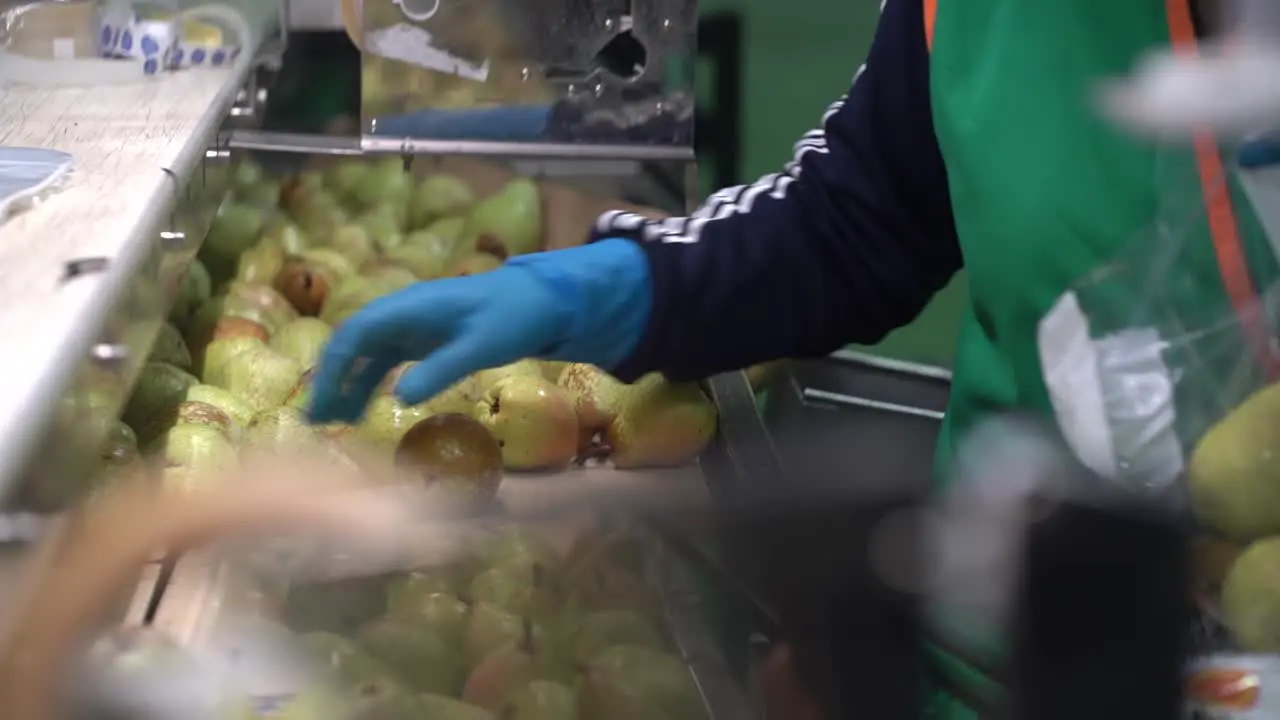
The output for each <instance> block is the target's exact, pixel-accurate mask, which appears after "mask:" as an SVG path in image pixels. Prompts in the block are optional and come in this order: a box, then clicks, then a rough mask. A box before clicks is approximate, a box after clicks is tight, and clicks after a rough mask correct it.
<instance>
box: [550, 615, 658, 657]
mask: <svg viewBox="0 0 1280 720" xmlns="http://www.w3.org/2000/svg"><path fill="white" fill-rule="evenodd" d="M569 642H570V645H571V647H572V652H573V659H574V660H575V661H576V662H577V663H578V664H579V665H582V666H586V665H588V664H590V662H591V660H592V658H594V657H595V656H596V655H597V654H599V653H600V652H602V651H604V650H606V649H607V648H610V647H613V646H614V645H632V646H636V647H647V648H651V649H653V650H661V649H662V648H663V643H662V636H661V635H660V634H658V631H657V629H656V628H654V626H653V623H651V622H649V621H648V620H647V619H645V618H644V616H642V615H640V614H639V613H636V612H633V611H630V610H604V611H601V612H593V613H590V614H589V615H587V617H586V618H585V619H584V620H583V621H582V623H581V624H580V625H579V626H578V627H577V628H576V629H575V630H574V632H573V635H572V637H571V638H570V641H569Z"/></svg>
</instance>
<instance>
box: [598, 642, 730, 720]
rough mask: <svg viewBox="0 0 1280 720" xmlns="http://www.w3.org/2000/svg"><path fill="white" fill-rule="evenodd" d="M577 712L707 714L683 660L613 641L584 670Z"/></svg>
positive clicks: (625, 719) (614, 718)
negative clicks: (615, 643)
mask: <svg viewBox="0 0 1280 720" xmlns="http://www.w3.org/2000/svg"><path fill="white" fill-rule="evenodd" d="M579 692H580V701H579V710H580V711H581V712H582V713H583V715H584V716H585V717H588V718H610V719H611V720H642V719H643V720H652V718H681V720H683V719H684V718H689V719H690V720H698V719H701V718H705V717H707V714H706V707H705V705H704V704H703V702H702V696H701V694H700V693H699V691H698V687H697V685H696V684H695V683H694V681H693V676H692V675H691V674H690V673H689V669H688V668H687V667H686V666H685V664H684V663H683V662H681V660H680V658H678V657H676V656H674V655H670V654H667V653H663V652H657V651H655V650H653V649H652V648H648V647H636V646H631V645H615V646H613V647H611V648H608V649H606V650H604V651H603V652H600V653H598V654H597V655H596V656H595V658H594V659H593V660H592V661H591V664H590V665H589V666H588V667H587V669H586V672H585V673H584V674H583V679H582V685H581V689H580V691H579Z"/></svg>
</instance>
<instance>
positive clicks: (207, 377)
mask: <svg viewBox="0 0 1280 720" xmlns="http://www.w3.org/2000/svg"><path fill="white" fill-rule="evenodd" d="M265 347H266V345H265V344H264V343H263V342H262V340H260V339H259V338H258V337H257V336H250V335H240V336H233V337H225V338H218V339H217V340H214V341H213V342H211V343H209V346H208V347H206V348H205V349H204V357H203V359H202V360H201V368H200V379H201V380H203V381H204V383H205V384H206V385H215V386H217V387H221V388H223V389H226V383H227V368H228V367H229V366H230V364H231V361H232V360H234V359H235V358H236V357H237V356H239V355H240V354H242V353H244V352H247V351H249V350H253V349H258V348H265Z"/></svg>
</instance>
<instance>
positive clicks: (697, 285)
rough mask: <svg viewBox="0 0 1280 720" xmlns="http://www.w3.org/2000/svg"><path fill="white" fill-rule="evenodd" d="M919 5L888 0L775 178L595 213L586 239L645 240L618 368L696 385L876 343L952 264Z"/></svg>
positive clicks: (917, 0)
mask: <svg viewBox="0 0 1280 720" xmlns="http://www.w3.org/2000/svg"><path fill="white" fill-rule="evenodd" d="M922 6H923V3H922V2H921V0H888V2H887V3H886V7H885V9H884V12H883V15H882V17H881V21H880V27H879V29H878V30H877V32H876V38H875V41H874V43H873V45H872V48H871V52H870V54H869V56H868V58H867V64H866V65H865V66H864V67H863V68H862V69H860V70H859V73H858V75H857V77H855V79H854V84H853V87H852V89H851V90H850V91H849V93H848V95H847V96H846V97H845V98H844V99H841V100H840V101H837V102H836V103H835V104H834V105H832V106H831V108H830V109H829V110H828V111H827V113H826V115H825V117H824V118H823V127H822V129H820V130H813V131H811V132H809V133H806V134H805V135H804V137H803V138H801V139H800V141H799V142H798V143H796V146H795V150H796V153H795V159H794V160H793V161H792V162H791V163H789V164H788V165H787V166H786V167H785V168H784V170H783V171H782V172H779V173H775V174H771V175H767V176H765V177H763V178H761V179H760V180H759V181H757V182H756V183H755V184H752V185H745V186H741V187H734V188H728V189H725V190H721V191H719V192H717V193H715V194H714V195H712V196H711V197H710V198H709V199H708V200H707V202H706V204H704V205H703V206H702V208H701V209H699V210H698V211H697V212H695V213H694V214H693V215H691V216H689V217H683V218H668V219H665V220H651V219H648V218H646V217H643V216H641V215H638V214H633V213H629V212H625V211H615V212H610V213H606V214H604V215H603V216H601V217H600V218H599V220H598V222H597V225H596V228H595V229H594V236H595V237H596V238H613V237H626V238H629V239H632V240H634V241H635V242H636V243H638V244H639V245H640V246H641V247H642V248H643V251H644V254H645V256H646V257H647V259H648V264H649V275H650V282H651V287H652V310H651V312H650V314H649V319H648V323H647V327H646V329H645V331H644V333H643V335H642V337H641V339H640V341H639V343H638V345H636V346H635V348H634V350H633V351H632V352H631V354H630V357H629V358H627V359H626V360H625V361H624V362H623V363H622V364H621V365H620V366H617V367H615V368H614V372H615V373H616V374H617V375H618V376H619V377H622V378H623V379H626V380H630V379H632V378H635V377H637V376H638V375H640V374H642V373H644V372H648V371H653V370H660V371H662V372H664V373H666V374H667V375H668V376H669V377H672V378H673V379H694V378H701V377H706V376H708V375H711V374H714V373H716V372H721V371H726V370H733V369H737V368H742V367H746V366H748V365H752V364H754V363H758V362H761V361H764V360H769V359H773V358H780V357H801V356H815V355H821V354H825V353H828V352H831V351H833V350H835V349H837V348H839V347H841V346H843V345H846V344H848V343H853V342H857V343H873V342H876V341H878V340H879V339H881V338H882V337H883V336H884V335H885V334H887V333H888V332H890V331H891V330H893V329H895V328H897V327H900V326H902V325H904V324H906V323H908V322H910V321H911V320H912V319H913V318H915V317H916V315H917V314H918V313H919V312H920V311H921V310H922V309H923V308H924V306H925V305H926V304H927V303H928V301H929V299H930V298H931V297H932V296H933V294H934V293H935V292H937V291H938V290H939V289H940V288H942V287H943V286H944V285H946V283H947V282H948V281H949V280H950V278H951V277H952V276H953V275H954V274H955V272H956V271H957V270H958V269H959V268H960V267H961V264H962V261H961V256H960V249H959V244H958V241H957V238H956V231H955V227H954V222H953V219H952V213H951V203H950V198H949V195H948V186H947V177H946V169H945V167H944V165H943V161H942V157H941V153H940V152H939V150H938V146H937V141H936V139H935V136H934V129H933V121H932V115H931V107H930V101H929V71H928V65H929V57H928V50H927V48H926V44H925V38H924V20H923V10H922Z"/></svg>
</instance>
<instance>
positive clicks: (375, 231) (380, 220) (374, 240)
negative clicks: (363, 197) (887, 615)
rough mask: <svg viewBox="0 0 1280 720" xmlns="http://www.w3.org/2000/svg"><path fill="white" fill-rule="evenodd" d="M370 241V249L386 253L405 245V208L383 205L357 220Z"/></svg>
mask: <svg viewBox="0 0 1280 720" xmlns="http://www.w3.org/2000/svg"><path fill="white" fill-rule="evenodd" d="M356 221H357V222H358V223H359V224H360V227H361V228H362V229H363V230H364V232H365V233H366V235H367V236H368V238H369V241H370V247H371V248H372V249H373V250H374V251H375V252H378V253H385V252H387V251H388V250H391V249H393V248H397V247H400V246H401V245H403V244H404V232H403V231H402V228H403V226H404V206H402V205H382V206H379V207H377V208H374V209H372V210H369V211H367V212H365V213H363V214H361V215H360V217H358V218H357V219H356Z"/></svg>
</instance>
